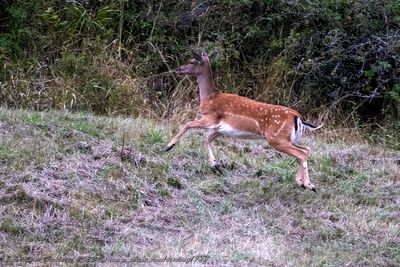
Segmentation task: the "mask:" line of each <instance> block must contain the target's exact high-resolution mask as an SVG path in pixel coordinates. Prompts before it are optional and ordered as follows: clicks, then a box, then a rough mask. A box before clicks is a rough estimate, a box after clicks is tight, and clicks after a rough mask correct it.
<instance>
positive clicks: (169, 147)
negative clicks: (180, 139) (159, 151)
mask: <svg viewBox="0 0 400 267" xmlns="http://www.w3.org/2000/svg"><path fill="white" fill-rule="evenodd" d="M174 146H175V144H172V145H168V146H166V147H165V149H164V151H165V152H167V151H170V150H171V149H172V148H173V147H174Z"/></svg>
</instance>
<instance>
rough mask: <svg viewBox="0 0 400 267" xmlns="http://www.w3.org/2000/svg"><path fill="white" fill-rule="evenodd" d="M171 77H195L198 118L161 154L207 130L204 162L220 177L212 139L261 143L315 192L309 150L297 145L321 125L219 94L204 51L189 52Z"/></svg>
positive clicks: (291, 111) (290, 111)
mask: <svg viewBox="0 0 400 267" xmlns="http://www.w3.org/2000/svg"><path fill="white" fill-rule="evenodd" d="M175 73H176V74H178V75H180V76H184V75H192V76H196V78H197V83H198V87H199V91H200V113H201V118H200V119H197V120H193V121H189V122H188V123H186V124H185V126H184V127H183V128H182V129H181V130H180V131H179V132H178V133H177V134H176V135H175V136H174V137H173V138H172V140H171V141H170V142H169V143H168V144H167V146H166V147H165V151H169V150H171V149H172V148H173V147H174V146H175V144H176V143H177V142H178V141H179V139H180V138H181V137H182V135H183V134H184V133H185V132H186V131H187V130H189V129H196V128H197V129H205V130H208V134H207V135H206V138H205V147H206V149H207V151H208V161H209V163H210V165H211V167H212V168H213V169H215V170H216V171H218V172H220V173H221V174H222V170H221V168H220V164H219V163H218V161H217V160H216V159H215V156H214V154H213V151H212V146H211V143H212V142H213V141H214V140H215V139H217V138H218V137H220V136H230V137H232V138H238V139H263V140H265V141H266V142H267V143H268V144H269V145H270V146H271V147H272V148H274V149H275V150H277V151H279V152H281V153H284V154H286V155H289V156H292V157H294V158H295V159H296V160H297V162H298V164H299V165H298V170H297V173H296V177H295V181H296V183H297V185H299V186H301V187H303V188H304V189H309V190H312V191H314V192H317V190H316V187H315V185H314V184H312V183H311V181H310V177H309V173H308V165H307V159H308V157H309V155H310V151H311V149H310V148H309V147H305V146H301V145H299V144H298V143H297V142H298V140H299V138H300V137H301V136H302V133H303V131H304V129H307V130H311V131H315V130H318V129H320V128H321V127H322V126H323V124H321V125H320V126H316V125H314V124H312V123H309V122H306V121H304V120H303V118H302V116H301V115H300V113H299V112H297V111H296V110H294V109H291V108H288V107H285V106H281V105H273V104H267V103H263V102H258V101H255V100H252V99H250V98H247V97H243V96H239V95H236V94H229V93H223V92H220V91H219V90H218V89H217V88H216V86H215V84H214V82H213V77H212V71H211V64H210V59H209V57H208V55H207V53H206V52H204V51H203V52H201V54H198V53H196V52H194V51H192V59H190V61H189V62H188V64H186V65H182V66H180V67H179V68H177V69H176V70H175Z"/></svg>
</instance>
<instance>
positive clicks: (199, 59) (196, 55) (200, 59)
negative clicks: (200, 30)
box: [192, 50, 204, 63]
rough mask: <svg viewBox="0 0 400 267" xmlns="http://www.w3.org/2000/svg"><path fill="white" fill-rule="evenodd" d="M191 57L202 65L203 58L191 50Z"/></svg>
mask: <svg viewBox="0 0 400 267" xmlns="http://www.w3.org/2000/svg"><path fill="white" fill-rule="evenodd" d="M192 57H193V58H194V59H196V60H197V61H200V62H201V63H204V59H203V57H202V56H200V55H199V54H197V53H196V52H194V51H193V50H192Z"/></svg>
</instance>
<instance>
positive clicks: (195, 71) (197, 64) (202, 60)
mask: <svg viewBox="0 0 400 267" xmlns="http://www.w3.org/2000/svg"><path fill="white" fill-rule="evenodd" d="M210 69H211V66H210V61H209V59H208V55H207V53H206V52H201V55H199V54H197V53H195V52H193V51H192V59H191V60H189V63H188V64H186V65H182V66H180V67H179V68H177V69H176V71H175V72H176V73H177V74H179V75H194V76H200V75H204V74H210Z"/></svg>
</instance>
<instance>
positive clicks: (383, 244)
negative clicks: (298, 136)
mask: <svg viewBox="0 0 400 267" xmlns="http://www.w3.org/2000/svg"><path fill="white" fill-rule="evenodd" d="M178 128H179V125H168V124H166V123H160V122H156V121H151V120H145V119H131V118H125V117H116V118H112V117H96V116H93V115H90V114H71V113H63V112H53V111H52V112H49V113H37V112H28V111H11V110H6V109H0V162H1V164H0V176H1V179H0V203H1V208H0V237H1V238H0V261H1V262H3V263H5V264H11V263H13V262H24V261H32V260H33V259H34V260H35V261H38V262H46V261H71V260H72V261H73V260H75V261H82V262H91V261H93V260H97V261H101V262H107V261H116V260H118V261H126V262H129V261H132V259H133V258H136V259H145V258H154V259H164V258H165V257H169V258H175V259H176V258H179V257H181V258H186V259H190V258H191V257H195V256H202V255H205V256H206V260H207V263H208V264H209V265H215V266H221V265H229V266H230V265H237V266H241V265H254V266H257V265H266V266H271V265H272V266H344V265H348V266H397V265H399V264H400V252H399V247H400V233H399V227H398V226H399V224H400V219H399V218H400V216H399V211H398V204H399V203H400V180H399V179H398V178H399V177H400V166H399V165H398V161H397V160H398V155H399V151H396V150H392V149H390V148H388V147H384V146H382V145H373V144H367V143H365V141H364V140H362V139H357V140H353V141H351V142H350V141H347V140H346V138H345V137H343V138H342V139H339V138H337V139H335V140H333V139H332V138H326V139H324V137H323V135H322V134H321V135H311V134H309V135H308V136H306V137H304V138H303V139H302V141H303V143H304V144H305V145H307V146H310V147H312V148H313V151H312V154H311V157H310V160H309V168H310V177H311V179H312V181H313V182H314V183H315V184H316V185H317V187H318V189H319V193H318V194H315V193H313V192H311V191H305V190H303V189H301V188H298V187H297V185H296V183H295V181H294V175H295V173H296V162H295V161H293V160H292V159H291V158H289V157H287V156H284V155H280V154H279V153H278V152H276V151H274V150H272V149H270V148H269V147H268V146H267V145H266V144H265V143H263V142H261V141H243V140H236V141H233V140H230V139H227V138H225V139H224V138H220V139H218V141H216V142H215V145H214V151H215V154H216V156H217V157H218V159H219V160H220V161H221V163H222V164H223V166H224V175H219V174H217V173H215V172H213V171H212V170H211V168H210V167H209V166H208V161H207V153H206V151H205V149H204V145H203V139H202V138H203V137H202V134H201V133H200V132H198V131H192V132H191V134H189V133H188V134H186V135H185V136H184V137H183V138H182V140H181V141H180V142H179V143H178V144H177V145H176V147H174V149H173V150H172V151H170V152H168V153H165V152H163V149H164V146H165V145H166V144H167V143H168V141H169V140H170V138H171V137H172V136H173V134H174V133H175V132H176V131H177V130H178ZM324 136H325V135H324Z"/></svg>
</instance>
